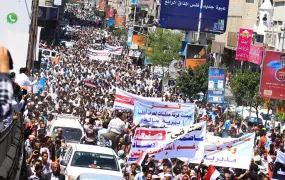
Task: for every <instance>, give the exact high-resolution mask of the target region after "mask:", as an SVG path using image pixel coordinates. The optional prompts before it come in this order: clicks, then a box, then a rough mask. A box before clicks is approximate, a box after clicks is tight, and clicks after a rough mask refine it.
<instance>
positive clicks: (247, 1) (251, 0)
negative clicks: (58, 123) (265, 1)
mask: <svg viewBox="0 0 285 180" xmlns="http://www.w3.org/2000/svg"><path fill="white" fill-rule="evenodd" d="M245 2H246V3H254V0H245Z"/></svg>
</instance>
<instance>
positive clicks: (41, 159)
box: [3, 4, 285, 180]
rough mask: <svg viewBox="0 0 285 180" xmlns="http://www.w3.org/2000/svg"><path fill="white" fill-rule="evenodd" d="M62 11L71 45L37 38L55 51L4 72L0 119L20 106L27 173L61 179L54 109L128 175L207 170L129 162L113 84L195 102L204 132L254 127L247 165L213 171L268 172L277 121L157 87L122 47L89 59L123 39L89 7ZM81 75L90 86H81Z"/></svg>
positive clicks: (167, 177) (280, 141) (125, 117)
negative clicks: (4, 108) (245, 117)
mask: <svg viewBox="0 0 285 180" xmlns="http://www.w3.org/2000/svg"><path fill="white" fill-rule="evenodd" d="M64 17H65V19H66V21H68V22H69V27H70V28H71V29H72V30H73V32H74V33H75V37H74V39H73V40H72V41H73V42H74V46H73V47H66V46H65V45H63V44H59V45H50V44H45V43H43V42H42V43H41V44H40V46H41V48H44V49H51V50H54V51H56V52H57V53H58V54H57V57H56V58H47V59H46V63H47V64H48V66H47V68H46V69H42V70H41V73H40V74H38V76H37V78H35V79H34V81H31V80H30V79H29V78H28V76H29V72H28V71H27V69H26V68H21V70H20V74H19V75H16V76H15V74H14V73H11V74H10V79H11V81H12V85H13V90H14V91H13V92H14V93H13V98H12V97H11V99H13V102H12V100H11V103H12V104H13V106H12V108H13V112H12V113H11V114H12V115H11V114H9V115H8V116H7V117H6V118H5V120H4V121H3V122H4V127H6V128H7V127H9V125H10V124H11V122H12V121H13V117H14V115H16V114H18V115H19V113H21V114H22V116H23V118H24V125H25V131H24V135H25V157H26V167H27V171H26V176H27V178H28V179H47V180H51V179H65V177H64V175H63V174H61V172H60V164H59V161H60V159H61V157H62V156H64V153H65V151H66V149H67V146H66V143H65V136H64V132H63V130H62V129H60V128H59V129H57V132H56V135H55V136H52V135H50V133H49V132H50V128H51V125H52V123H53V121H54V116H55V114H72V115H74V116H76V117H78V118H79V119H80V123H81V124H82V126H83V127H84V130H85V132H86V135H85V136H84V137H83V138H82V139H81V143H83V144H90V145H94V146H108V145H107V141H108V140H110V141H111V144H112V145H111V147H110V148H112V149H113V150H114V151H115V152H116V153H117V155H118V157H119V163H120V166H121V167H122V169H123V174H124V177H125V178H126V179H128V180H142V179H148V180H151V179H154V180H155V179H163V180H171V179H174V180H190V179H191V180H195V179H203V178H204V177H205V176H206V174H207V170H208V167H207V166H204V165H202V164H200V165H199V164H191V163H190V164H187V163H186V162H184V161H182V160H180V159H178V158H172V159H162V160H159V161H157V160H155V159H154V158H153V156H149V157H147V159H145V161H144V162H143V164H142V165H139V164H131V165H128V164H127V161H126V160H127V157H128V153H129V150H130V148H131V137H132V135H133V133H134V131H135V129H136V127H138V125H135V124H133V117H132V115H133V114H132V111H130V110H118V109H115V108H113V104H114V99H115V93H116V87H118V88H120V89H122V90H125V91H128V92H131V93H133V94H137V95H139V96H145V97H160V98H162V100H164V101H172V102H185V103H188V102H192V103H194V102H195V103H196V105H197V111H196V122H202V121H206V122H207V133H211V134H213V135H215V136H220V137H232V138H235V137H240V136H241V135H242V134H244V133H246V132H250V131H251V132H255V134H256V140H255V148H254V156H253V157H252V162H251V165H250V168H249V169H248V170H242V169H234V168H223V167H216V169H217V170H218V171H219V172H220V173H221V175H220V177H219V178H220V179H247V180H259V179H260V180H267V179H269V176H268V173H269V171H271V170H272V168H273V166H274V160H275V158H276V152H277V150H280V151H282V152H284V133H285V132H284V131H283V132H281V129H280V127H276V128H275V127H273V128H271V130H270V132H267V131H266V128H264V127H263V125H262V124H256V125H252V126H251V127H249V126H248V125H247V124H246V125H245V124H243V123H241V122H240V121H237V120H234V119H232V120H225V114H224V113H223V109H221V108H220V107H216V106H212V105H204V104H201V103H200V102H199V101H194V100H193V99H191V98H186V97H184V96H183V95H182V94H180V93H179V92H178V91H177V90H173V89H170V90H169V92H167V93H161V88H162V87H161V86H162V83H161V79H160V78H157V77H156V78H153V77H152V76H151V75H150V69H149V67H141V66H139V65H137V64H135V63H133V59H131V58H130V57H129V56H128V49H127V48H124V50H123V52H122V55H120V56H118V55H110V57H109V60H108V61H99V60H91V59H90V58H89V57H88V56H87V55H86V50H87V49H88V48H92V49H95V50H103V49H104V44H105V43H108V44H110V45H112V46H120V45H121V46H123V44H124V43H125V42H122V41H121V40H120V38H119V37H116V36H114V35H113V34H112V33H111V32H108V31H107V30H106V29H104V28H102V27H103V26H104V20H103V19H101V18H100V17H97V16H96V17H95V18H94V14H93V11H92V9H91V7H88V6H87V7H85V8H83V7H81V6H78V5H74V4H73V5H72V4H67V5H66V7H65V15H64ZM40 78H45V79H46V81H45V88H44V89H33V88H32V87H33V86H34V85H36V84H37V83H38V81H39V80H40ZM86 82H89V83H91V84H93V85H94V86H87V85H86ZM31 89H33V90H32V91H31ZM11 96H12V95H11ZM13 113H14V114H13ZM268 159H271V160H270V161H268ZM268 164H269V166H268ZM270 168H271V169H270Z"/></svg>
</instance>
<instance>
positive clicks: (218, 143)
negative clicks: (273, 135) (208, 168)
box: [189, 133, 255, 169]
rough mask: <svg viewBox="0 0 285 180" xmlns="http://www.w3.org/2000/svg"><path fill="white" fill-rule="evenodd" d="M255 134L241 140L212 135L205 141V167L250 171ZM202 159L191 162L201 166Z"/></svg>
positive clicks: (244, 136) (245, 136)
mask: <svg viewBox="0 0 285 180" xmlns="http://www.w3.org/2000/svg"><path fill="white" fill-rule="evenodd" d="M254 137H255V134H254V133H249V134H246V135H243V136H242V137H240V138H221V137H218V136H213V135H210V134H207V135H206V139H205V156H206V157H205V159H204V164H205V165H213V166H219V167H231V168H239V169H249V165H250V163H251V158H252V155H253V145H254ZM200 161H201V159H197V160H190V161H189V162H190V163H197V164H199V163H200Z"/></svg>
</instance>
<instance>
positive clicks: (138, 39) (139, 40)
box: [132, 35, 145, 46]
mask: <svg viewBox="0 0 285 180" xmlns="http://www.w3.org/2000/svg"><path fill="white" fill-rule="evenodd" d="M132 44H136V45H138V46H142V45H145V41H144V37H143V35H133V39H132Z"/></svg>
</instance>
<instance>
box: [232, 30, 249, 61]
mask: <svg viewBox="0 0 285 180" xmlns="http://www.w3.org/2000/svg"><path fill="white" fill-rule="evenodd" d="M251 40H252V30H250V29H240V31H239V36H238V46H237V50H236V60H240V61H248V58H249V52H250V45H251Z"/></svg>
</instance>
